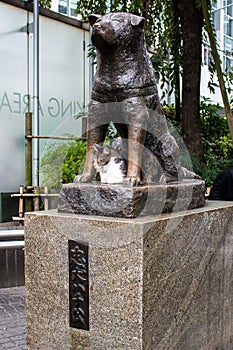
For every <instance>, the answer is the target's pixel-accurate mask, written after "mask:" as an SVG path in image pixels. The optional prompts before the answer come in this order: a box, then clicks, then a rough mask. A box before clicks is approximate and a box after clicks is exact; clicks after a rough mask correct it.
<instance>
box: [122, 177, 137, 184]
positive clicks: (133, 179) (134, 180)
mask: <svg viewBox="0 0 233 350" xmlns="http://www.w3.org/2000/svg"><path fill="white" fill-rule="evenodd" d="M123 184H124V185H130V186H140V185H141V179H140V176H127V177H126V178H125V179H124V182H123Z"/></svg>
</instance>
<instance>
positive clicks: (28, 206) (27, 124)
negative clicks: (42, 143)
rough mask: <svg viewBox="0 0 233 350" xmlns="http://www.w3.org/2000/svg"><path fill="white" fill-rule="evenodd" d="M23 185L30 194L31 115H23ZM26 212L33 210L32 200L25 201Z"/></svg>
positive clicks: (28, 113)
mask: <svg viewBox="0 0 233 350" xmlns="http://www.w3.org/2000/svg"><path fill="white" fill-rule="evenodd" d="M25 185H26V191H27V193H32V192H31V190H29V189H28V188H30V187H31V188H32V113H30V112H27V113H25ZM25 209H26V211H32V210H33V200H32V198H27V200H26V206H25Z"/></svg>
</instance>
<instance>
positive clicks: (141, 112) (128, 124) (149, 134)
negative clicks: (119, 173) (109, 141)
mask: <svg viewBox="0 0 233 350" xmlns="http://www.w3.org/2000/svg"><path fill="white" fill-rule="evenodd" d="M89 21H90V24H91V26H92V35H91V40H92V43H93V45H94V46H95V47H96V49H97V71H96V75H95V79H94V84H93V89H92V95H91V101H90V104H89V109H88V117H87V129H88V130H87V156H86V162H85V167H84V171H83V174H82V175H81V176H79V178H78V179H75V181H80V182H90V181H91V180H92V179H93V176H94V174H95V169H94V165H93V159H94V151H93V146H94V144H95V143H97V144H101V143H103V142H104V139H105V135H106V131H107V128H108V125H109V123H110V122H111V121H112V122H113V123H114V125H115V126H116V128H117V130H118V132H119V134H120V136H121V137H122V139H123V140H127V142H126V145H125V147H126V150H127V161H128V168H127V176H126V180H125V181H126V182H127V183H129V184H131V185H133V186H134V185H139V184H140V183H142V182H147V183H154V182H159V181H161V178H163V181H165V182H169V181H175V180H178V179H180V176H181V173H182V170H181V164H180V158H179V148H178V145H177V143H176V141H175V139H174V138H173V136H172V135H171V134H170V132H169V130H168V126H167V123H166V118H165V116H164V114H163V110H162V107H161V104H160V101H159V97H158V91H157V86H156V80H155V76H154V72H153V68H152V65H151V63H150V60H149V57H148V54H147V52H146V46H145V36H144V22H145V20H144V18H143V17H139V16H136V15H133V14H130V13H108V14H106V15H104V16H99V15H90V16H89Z"/></svg>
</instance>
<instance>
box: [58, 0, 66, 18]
mask: <svg viewBox="0 0 233 350" xmlns="http://www.w3.org/2000/svg"><path fill="white" fill-rule="evenodd" d="M58 12H60V13H63V14H65V15H68V0H59V3H58Z"/></svg>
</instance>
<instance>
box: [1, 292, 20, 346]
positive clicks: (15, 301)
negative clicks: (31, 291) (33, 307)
mask: <svg viewBox="0 0 233 350" xmlns="http://www.w3.org/2000/svg"><path fill="white" fill-rule="evenodd" d="M0 349H1V350H26V314H25V287H14V288H1V289H0Z"/></svg>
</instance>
